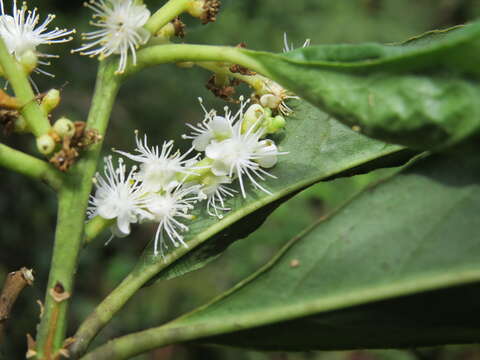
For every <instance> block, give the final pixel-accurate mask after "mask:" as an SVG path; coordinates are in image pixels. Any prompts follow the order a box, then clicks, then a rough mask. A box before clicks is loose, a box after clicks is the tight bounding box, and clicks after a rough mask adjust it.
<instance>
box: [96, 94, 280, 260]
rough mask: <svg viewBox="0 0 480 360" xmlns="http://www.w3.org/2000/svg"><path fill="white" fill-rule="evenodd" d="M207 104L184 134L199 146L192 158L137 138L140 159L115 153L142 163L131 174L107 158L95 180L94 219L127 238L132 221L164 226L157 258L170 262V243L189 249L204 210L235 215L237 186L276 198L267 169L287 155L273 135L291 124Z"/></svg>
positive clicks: (246, 107)
mask: <svg viewBox="0 0 480 360" xmlns="http://www.w3.org/2000/svg"><path fill="white" fill-rule="evenodd" d="M200 103H201V106H202V108H203V110H204V115H205V116H204V119H203V121H202V122H201V123H199V124H197V125H189V127H190V129H191V133H190V134H187V135H184V136H183V138H184V139H189V140H191V141H192V147H191V148H190V150H189V151H187V152H186V153H184V154H181V153H180V152H179V151H178V150H177V151H174V143H173V141H168V142H165V143H164V144H163V145H162V146H161V147H160V146H149V145H148V142H147V137H146V135H145V136H143V137H140V136H139V134H138V132H136V149H135V152H134V153H128V152H124V151H118V150H115V152H117V153H119V154H121V155H123V156H125V157H127V158H129V159H131V160H133V161H135V162H136V163H137V165H136V166H134V167H133V168H132V169H131V170H130V171H129V172H128V173H127V169H126V166H125V164H124V161H123V159H122V158H120V159H119V161H118V167H116V168H115V166H114V165H113V160H112V157H111V156H110V157H107V158H106V159H105V163H106V165H105V171H104V176H102V175H100V174H97V175H96V178H95V180H94V183H95V184H96V188H97V189H96V192H95V194H94V195H93V196H92V197H91V200H90V205H91V206H90V208H89V211H88V215H89V217H90V218H91V217H93V216H101V217H103V218H105V219H111V220H114V224H113V226H112V229H111V230H112V236H117V237H123V236H127V235H128V234H129V233H130V224H132V223H140V222H156V223H158V227H157V231H156V234H155V242H154V253H155V254H156V255H157V254H161V255H162V256H163V255H164V250H166V249H167V248H168V247H169V245H173V246H180V245H183V246H187V244H186V243H185V241H184V236H183V233H184V232H186V231H188V227H187V225H185V224H184V223H183V221H182V220H185V219H192V218H193V216H192V214H191V211H192V210H193V209H194V208H195V207H197V204H205V205H204V206H205V210H206V212H207V213H208V214H209V215H210V216H214V217H217V218H222V217H223V216H224V213H225V212H227V211H229V210H230V208H228V207H227V204H226V200H227V199H228V198H231V197H233V196H235V194H237V193H238V192H239V191H238V190H236V189H234V188H233V187H232V186H233V185H234V183H235V182H238V186H239V190H240V193H241V196H243V197H244V198H245V197H246V196H247V184H248V183H251V184H252V185H253V186H254V187H255V188H257V189H260V190H261V191H264V192H266V193H268V194H270V192H269V190H268V189H267V188H266V186H265V184H262V182H264V181H266V179H267V178H275V176H274V175H272V174H271V173H269V172H268V171H267V170H268V169H270V168H272V167H274V166H275V164H276V163H277V157H278V156H279V155H284V154H286V153H284V152H280V151H279V150H278V147H277V145H276V144H275V142H274V141H273V140H272V139H269V138H267V136H268V135H269V134H273V133H276V132H278V131H279V130H281V129H282V127H283V126H284V122H282V121H279V119H278V118H276V117H272V116H271V111H270V110H269V109H265V108H263V107H262V106H260V105H259V104H252V105H250V104H249V101H248V100H247V101H244V99H243V98H241V99H240V109H239V110H238V111H237V112H236V113H232V112H231V111H230V109H229V108H228V107H225V109H224V114H223V115H218V114H217V113H216V111H214V110H211V111H207V110H206V108H205V107H204V106H203V102H202V100H200ZM193 152H196V155H193V156H191V154H192V153H193ZM166 238H167V239H168V241H165V239H166Z"/></svg>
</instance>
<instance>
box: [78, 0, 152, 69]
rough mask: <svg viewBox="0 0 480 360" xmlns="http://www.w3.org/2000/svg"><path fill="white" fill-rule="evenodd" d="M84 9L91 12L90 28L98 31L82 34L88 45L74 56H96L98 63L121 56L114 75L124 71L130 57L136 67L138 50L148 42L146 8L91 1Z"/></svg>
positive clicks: (122, 1)
mask: <svg viewBox="0 0 480 360" xmlns="http://www.w3.org/2000/svg"><path fill="white" fill-rule="evenodd" d="M85 5H86V6H87V7H89V8H90V9H92V10H93V12H94V15H93V18H94V19H95V20H96V21H94V22H92V23H91V24H92V25H94V26H97V27H99V28H100V30H97V31H92V32H89V33H86V34H83V35H82V37H83V40H86V41H91V42H90V43H86V44H82V47H81V48H79V49H75V50H73V52H79V53H80V54H81V55H88V56H92V57H93V56H99V58H100V59H104V58H106V57H108V56H110V55H112V54H116V55H120V62H119V64H118V68H117V73H123V72H124V71H125V68H126V66H127V62H128V55H129V53H130V54H131V55H132V63H133V64H134V65H136V63H137V56H136V51H137V49H138V48H139V47H140V46H141V45H144V44H146V43H147V41H148V39H149V38H150V33H149V31H148V30H146V29H145V28H144V27H143V26H144V25H145V24H146V22H147V21H148V19H149V17H150V11H149V10H148V9H147V7H146V6H145V5H139V4H136V3H135V1H134V0H90V2H88V3H85Z"/></svg>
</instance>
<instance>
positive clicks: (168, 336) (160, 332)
mask: <svg viewBox="0 0 480 360" xmlns="http://www.w3.org/2000/svg"><path fill="white" fill-rule="evenodd" d="M232 326H233V325H232V324H228V323H225V322H218V323H215V324H209V325H208V326H205V325H204V324H200V325H199V326H188V325H176V324H175V323H171V324H167V325H164V326H162V327H158V328H152V329H148V330H144V331H140V332H137V333H134V334H130V335H126V336H122V337H120V338H118V339H115V340H112V341H109V342H108V343H107V344H105V345H102V346H100V347H99V348H97V349H95V350H94V351H92V352H90V353H88V354H87V355H85V356H84V357H82V358H81V359H80V360H108V359H115V360H123V359H130V358H132V357H133V356H135V355H138V354H142V353H144V352H147V351H149V350H153V349H156V348H160V347H163V346H166V345H171V344H176V343H181V342H186V341H189V340H194V339H198V338H200V337H207V336H213V335H218V334H222V333H224V332H226V331H227V330H230V328H232Z"/></svg>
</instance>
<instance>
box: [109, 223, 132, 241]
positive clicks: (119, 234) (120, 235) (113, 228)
mask: <svg viewBox="0 0 480 360" xmlns="http://www.w3.org/2000/svg"><path fill="white" fill-rule="evenodd" d="M110 231H111V232H112V234H113V236H115V237H117V238H124V237H127V236H128V235H130V232H129V233H128V234H126V233H123V232H121V231H120V229H119V228H118V227H117V224H116V223H115V224H113V225H112V226H111V227H110Z"/></svg>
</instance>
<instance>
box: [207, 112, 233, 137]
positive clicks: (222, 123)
mask: <svg viewBox="0 0 480 360" xmlns="http://www.w3.org/2000/svg"><path fill="white" fill-rule="evenodd" d="M209 126H210V129H212V132H213V134H214V136H215V138H216V139H217V140H224V139H227V138H229V137H231V136H232V126H231V124H230V122H229V121H228V120H227V119H226V118H224V117H223V116H215V117H214V118H213V119H212V121H211V122H210V124H209Z"/></svg>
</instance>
